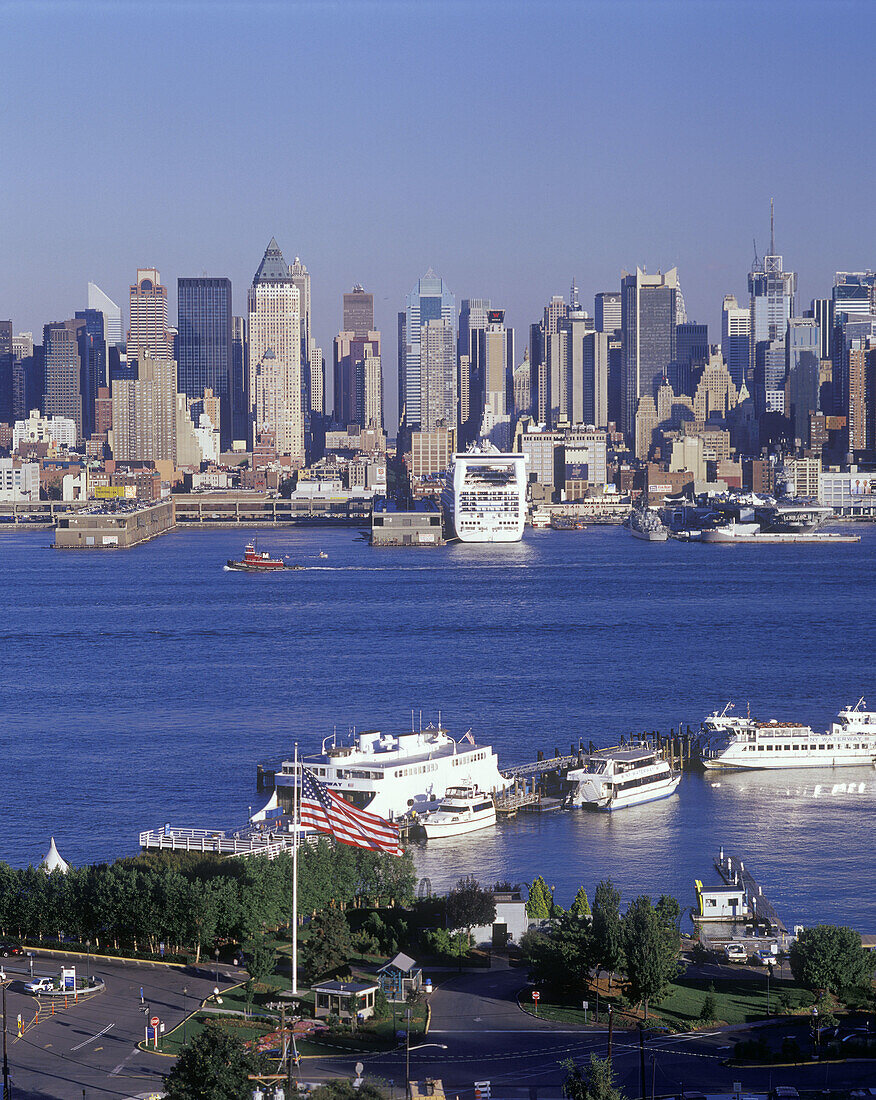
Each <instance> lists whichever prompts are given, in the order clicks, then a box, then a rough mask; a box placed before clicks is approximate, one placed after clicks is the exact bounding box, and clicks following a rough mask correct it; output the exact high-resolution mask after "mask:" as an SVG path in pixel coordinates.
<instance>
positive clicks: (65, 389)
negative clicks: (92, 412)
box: [43, 320, 87, 441]
mask: <svg viewBox="0 0 876 1100" xmlns="http://www.w3.org/2000/svg"><path fill="white" fill-rule="evenodd" d="M84 338H85V322H84V321H76V320H70V321H52V322H51V323H50V324H48V325H45V326H44V327H43V346H44V348H45V370H46V397H45V408H44V412H45V414H46V416H66V417H68V418H69V419H70V420H72V421H73V422H74V424H75V425H76V439H77V441H81V440H82V439H84V438H85V436H84V432H83V393H82V390H83V386H82V382H83V356H82V354H81V352H82V350H83V348H82V342H83V341H84ZM86 365H87V358H86Z"/></svg>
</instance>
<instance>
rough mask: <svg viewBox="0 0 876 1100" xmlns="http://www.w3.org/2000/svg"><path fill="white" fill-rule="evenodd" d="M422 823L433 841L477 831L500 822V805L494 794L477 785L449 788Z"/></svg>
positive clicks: (428, 837) (427, 835)
mask: <svg viewBox="0 0 876 1100" xmlns="http://www.w3.org/2000/svg"><path fill="white" fill-rule="evenodd" d="M420 824H421V825H422V826H423V830H424V832H425V833H426V837H427V839H429V840H434V839H436V838H437V837H444V836H460V835H461V834H462V833H473V832H475V831H476V830H477V829H488V828H489V827H490V826H491V825H495V824H496V804H495V803H494V802H493V796H492V795H489V794H484V792H483V791H480V790H478V788H477V787H472V786H462V787H448V788H447V790H446V792H445V794H444V798H443V799H442V801H441V805H440V806H439V807H438V809H437V810H434V811H433V812H432V813H429V814H426V815H425V816H424V817H423V818H422V820H421V821H420Z"/></svg>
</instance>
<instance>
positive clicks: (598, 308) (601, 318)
mask: <svg viewBox="0 0 876 1100" xmlns="http://www.w3.org/2000/svg"><path fill="white" fill-rule="evenodd" d="M593 304H594V319H595V321H596V331H597V332H617V331H620V327H621V295H620V291H619V290H602V291H600V292H599V294H597V295H596V297H595V298H594V303H593Z"/></svg>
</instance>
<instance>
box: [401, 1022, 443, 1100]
mask: <svg viewBox="0 0 876 1100" xmlns="http://www.w3.org/2000/svg"><path fill="white" fill-rule="evenodd" d="M407 1018H408V1041H407V1044H406V1046H405V1082H406V1089H407V1097H408V1100H410V1098H411V1051H412V1050H425V1049H426V1048H427V1047H436V1048H437V1049H438V1050H447V1044H446V1043H418V1044H417V1046H415V1047H412V1046H411V1010H410V1009H407Z"/></svg>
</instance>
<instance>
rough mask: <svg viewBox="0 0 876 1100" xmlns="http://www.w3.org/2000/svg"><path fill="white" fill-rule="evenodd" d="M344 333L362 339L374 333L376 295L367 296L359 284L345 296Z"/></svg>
mask: <svg viewBox="0 0 876 1100" xmlns="http://www.w3.org/2000/svg"><path fill="white" fill-rule="evenodd" d="M342 331H343V332H352V333H353V335H354V336H362V337H367V335H368V333H369V332H374V295H373V294H366V293H365V288H364V287H363V286H362V285H361V284H359V283H356V285H355V286H354V287H353V289H352V290H351V291H350V293H349V294H345V295H344V324H343V327H342Z"/></svg>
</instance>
